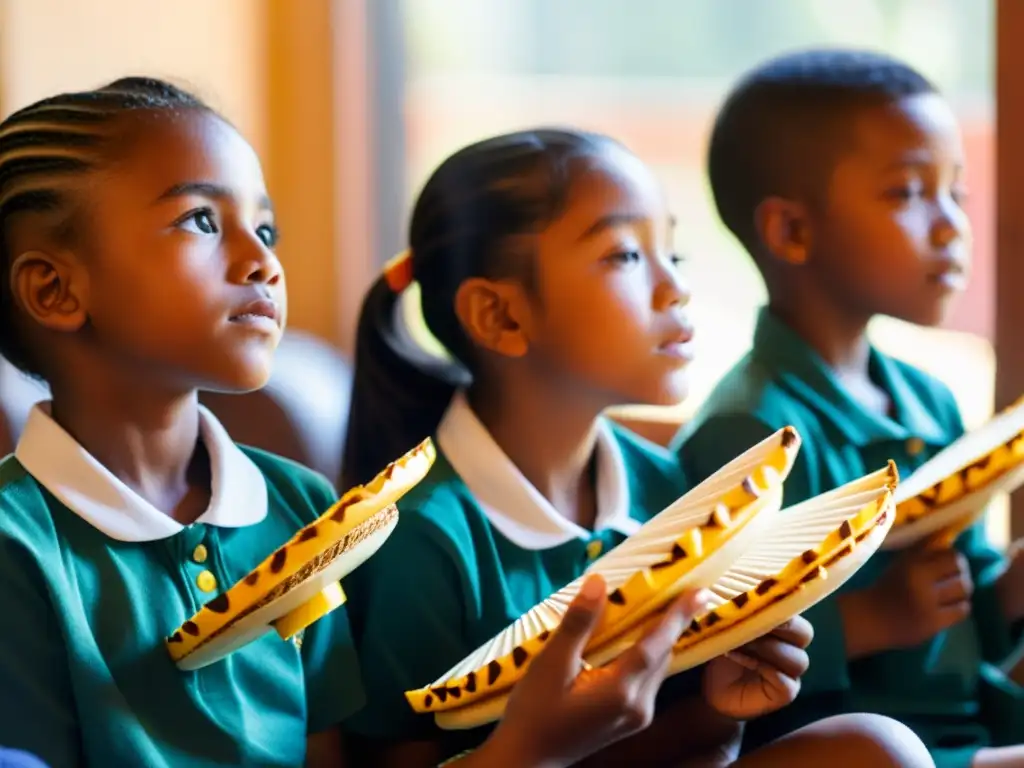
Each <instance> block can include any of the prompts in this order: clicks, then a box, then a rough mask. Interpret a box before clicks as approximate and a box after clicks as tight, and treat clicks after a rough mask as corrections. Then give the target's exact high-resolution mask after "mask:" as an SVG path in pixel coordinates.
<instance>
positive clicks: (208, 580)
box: [196, 571, 217, 592]
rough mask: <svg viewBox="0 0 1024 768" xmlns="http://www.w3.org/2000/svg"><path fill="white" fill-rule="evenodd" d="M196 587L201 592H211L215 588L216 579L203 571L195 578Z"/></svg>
mask: <svg viewBox="0 0 1024 768" xmlns="http://www.w3.org/2000/svg"><path fill="white" fill-rule="evenodd" d="M196 586H198V587H199V588H200V589H201V590H203V592H213V590H215V589H216V588H217V577H216V576H214V575H213V574H212V573H210V572H209V571H203V572H202V573H200V574H199V575H198V576H197V577H196Z"/></svg>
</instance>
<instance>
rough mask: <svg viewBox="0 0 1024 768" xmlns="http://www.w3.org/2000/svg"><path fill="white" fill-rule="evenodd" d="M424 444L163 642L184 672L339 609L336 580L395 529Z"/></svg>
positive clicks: (417, 475) (422, 466) (419, 469)
mask: <svg viewBox="0 0 1024 768" xmlns="http://www.w3.org/2000/svg"><path fill="white" fill-rule="evenodd" d="M435 455H436V453H435V450H434V445H433V443H432V442H431V441H430V440H426V441H424V442H423V443H421V444H420V445H419V446H417V447H416V448H414V449H413V450H412V451H410V452H409V453H408V454H406V455H405V456H403V457H402V458H400V459H398V460H397V461H395V462H393V463H392V464H390V465H389V466H388V467H387V468H386V469H385V470H384V471H383V472H381V473H380V474H379V475H377V477H375V478H374V479H373V480H372V481H371V482H369V483H367V484H366V485H362V486H358V487H356V488H353V489H351V490H350V491H348V492H347V493H345V494H344V495H343V496H342V497H341V498H340V499H339V500H338V501H337V503H335V504H334V505H333V506H332V507H331V508H330V509H328V510H327V511H326V512H325V513H324V514H323V515H321V516H320V517H319V518H318V519H317V520H315V521H314V522H312V523H310V524H309V525H307V526H305V527H304V528H302V529H301V530H300V531H299V532H298V533H296V534H295V535H294V536H293V537H292V538H291V539H290V540H289V541H288V542H287V543H285V544H283V545H282V546H281V547H279V548H278V549H277V550H275V551H274V552H273V553H272V554H271V555H270V556H269V557H267V558H266V559H265V560H264V561H263V562H262V563H260V564H259V566H257V567H256V568H255V569H254V570H253V571H251V572H250V573H249V574H248V575H246V576H245V577H243V578H242V579H240V580H239V581H238V582H237V583H236V584H235V585H234V586H232V587H231V588H230V589H228V590H227V591H226V592H222V593H221V594H219V595H217V597H215V598H213V599H212V600H211V601H210V602H208V603H206V605H204V606H203V607H202V608H200V609H199V611H198V612H197V613H196V614H195V615H194V616H192V617H191V618H190V619H189V620H188V621H186V622H185V623H183V624H182V625H181V626H180V627H178V628H177V629H176V630H175V631H174V632H173V633H172V634H171V636H170V637H168V638H167V640H166V641H165V642H166V645H167V651H168V653H170V655H171V658H172V659H173V660H174V662H175V663H176V664H177V665H178V667H179V668H181V669H184V670H191V669H199V668H200V667H204V666H207V665H208V664H212V663H214V662H215V661H218V660H219V659H221V658H223V657H224V656H227V655H228V654H230V653H232V652H233V651H235V650H237V649H238V648H241V647H242V646H243V645H245V644H247V643H250V642H252V641H253V640H255V639H257V638H258V637H260V636H262V635H263V634H264V633H266V632H268V631H270V630H271V629H276V630H277V632H278V634H279V635H281V636H282V637H283V638H288V637H291V636H292V635H294V634H296V633H297V632H298V631H299V630H301V629H303V628H304V627H306V626H308V625H309V624H311V623H313V622H314V621H316V620H317V619H319V618H321V617H322V616H324V615H325V614H326V613H328V612H329V611H331V610H333V609H335V608H337V607H338V606H339V605H341V604H342V603H343V602H344V593H343V592H342V591H341V586H340V584H339V583H338V582H339V580H340V579H341V578H342V577H344V576H346V575H347V574H349V573H351V572H352V571H354V570H355V569H356V568H358V567H359V566H360V565H362V564H363V562H365V561H366V560H367V559H368V558H369V557H370V556H371V555H373V554H374V553H375V552H376V551H377V550H378V549H379V548H380V546H381V545H382V544H383V543H384V542H385V541H386V540H387V538H388V536H390V535H391V532H392V531H393V530H394V528H395V525H396V524H397V523H398V509H397V508H396V507H395V502H397V501H398V500H399V499H400V498H401V497H402V496H404V495H405V494H406V493H408V492H409V491H410V490H411V489H412V488H413V487H414V486H416V484H418V483H419V482H420V481H421V480H422V479H423V478H424V477H426V475H427V472H428V471H429V470H430V467H431V465H432V464H433V462H434V458H435Z"/></svg>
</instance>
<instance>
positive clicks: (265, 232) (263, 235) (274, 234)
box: [256, 224, 281, 248]
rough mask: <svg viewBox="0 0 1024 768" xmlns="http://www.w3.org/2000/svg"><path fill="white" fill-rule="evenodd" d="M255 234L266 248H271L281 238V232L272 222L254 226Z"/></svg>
mask: <svg viewBox="0 0 1024 768" xmlns="http://www.w3.org/2000/svg"><path fill="white" fill-rule="evenodd" d="M256 235H257V236H258V237H259V239H260V240H262V241H263V244H264V245H265V246H267V248H273V247H274V246H275V245H277V243H278V241H279V240H280V239H281V233H280V232H279V231H278V229H277V227H275V226H274V225H273V224H262V225H260V226H259V227H257V228H256Z"/></svg>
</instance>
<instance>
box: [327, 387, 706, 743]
mask: <svg viewBox="0 0 1024 768" xmlns="http://www.w3.org/2000/svg"><path fill="white" fill-rule="evenodd" d="M436 442H437V446H438V448H439V451H438V458H437V461H436V463H435V465H434V467H433V468H432V470H431V472H430V474H429V475H428V476H427V478H426V480H424V482H423V483H421V484H420V485H419V486H418V487H417V488H416V489H414V490H413V491H412V492H411V493H410V494H409V495H408V496H407V497H405V498H404V499H403V500H402V501H401V502H399V510H400V518H399V523H398V527H397V528H396V530H395V532H394V534H392V536H391V538H390V539H389V540H388V541H387V542H386V543H385V545H384V546H383V547H382V548H381V550H380V551H379V552H378V553H377V554H376V555H374V557H373V558H372V559H371V560H369V561H368V562H367V563H366V564H365V565H364V566H362V567H361V568H360V569H359V570H358V571H356V572H355V573H353V574H352V576H351V577H350V578H349V579H348V580H346V582H345V589H346V592H347V593H348V595H349V603H348V605H349V607H350V612H351V617H352V626H353V632H354V634H355V637H356V645H357V648H358V649H359V653H360V660H361V662H362V667H363V677H364V682H365V686H366V692H367V705H366V707H365V708H364V709H363V710H362V711H361V712H360V713H359V714H357V715H356V716H355V717H354V718H352V719H351V720H350V721H349V722H348V723H347V724H346V726H347V727H348V728H350V729H351V730H353V731H356V732H358V733H359V734H361V735H363V736H366V737H370V738H373V739H378V740H385V741H411V740H419V739H431V740H438V741H441V742H442V743H443V744H444V748H445V752H446V755H447V754H453V753H455V752H457V751H459V750H461V749H466V748H469V747H473V746H475V745H477V744H479V743H480V742H481V741H483V739H484V738H485V737H486V735H487V733H488V732H489V729H488V728H483V729H476V730H474V731H468V732H456V733H452V732H444V731H441V730H439V729H437V728H436V726H435V725H434V721H433V717H432V716H431V715H417V714H415V713H414V712H413V711H412V710H411V709H410V707H409V705H408V704H407V703H406V700H405V697H404V695H403V694H404V692H405V691H406V690H411V689H416V688H420V687H422V686H424V685H428V684H430V683H432V682H433V681H434V680H436V679H437V678H439V677H440V676H441V675H443V674H444V673H445V672H446V671H448V670H449V669H450V668H451V667H453V666H454V665H455V664H457V663H458V662H459V661H460V660H462V659H463V658H464V657H465V656H466V655H468V654H469V653H470V652H472V651H473V650H475V649H476V648H478V647H479V646H480V645H482V644H483V643H484V642H486V641H487V640H489V639H491V638H492V637H493V636H494V635H496V634H498V633H499V632H501V631H502V630H504V629H505V627H506V626H508V625H509V624H510V623H511V622H513V621H515V620H516V619H518V618H519V617H520V616H521V615H522V614H523V613H525V612H526V611H528V610H529V609H531V608H532V607H533V606H534V605H536V604H537V603H539V602H540V601H542V600H544V599H545V598H547V597H548V596H549V595H550V594H551V593H552V592H555V591H556V590H558V589H559V588H561V587H562V586H564V585H565V584H567V583H568V582H570V581H572V580H573V579H575V578H576V577H578V576H579V575H580V574H582V573H583V571H584V570H585V569H586V568H587V566H588V565H589V564H590V563H591V562H593V560H594V559H596V558H597V557H599V556H600V555H601V554H603V553H605V552H607V551H608V550H609V549H611V548H612V547H614V546H616V545H617V544H619V543H620V542H621V541H622V540H623V539H624V538H625V537H626V536H627V535H629V534H631V533H633V532H634V531H636V530H637V529H638V528H639V527H640V525H641V524H642V522H643V521H645V520H647V519H648V518H649V517H650V516H651V515H653V514H657V513H658V512H660V511H661V510H662V509H663V508H664V507H665V506H667V505H668V504H670V503H671V502H672V501H674V500H675V499H677V498H678V497H679V496H681V495H682V494H683V493H684V492H685V490H686V483H685V481H684V479H683V475H682V473H681V471H680V468H679V466H678V462H676V461H675V458H674V457H673V456H672V455H671V454H670V453H668V452H667V451H664V450H662V449H660V448H657V447H655V446H654V445H652V444H650V443H647V442H646V441H644V440H642V439H640V438H638V437H636V436H634V435H633V434H631V433H629V432H627V431H626V430H624V429H622V428H620V427H618V426H614V425H612V424H611V423H610V422H608V421H602V422H601V423H600V426H599V433H598V443H597V453H596V456H597V462H596V466H597V472H596V480H597V508H598V514H597V522H596V525H595V528H594V530H593V531H589V530H585V529H583V528H581V527H580V526H578V525H575V524H574V523H572V522H570V521H568V520H566V519H565V518H563V517H562V516H561V515H559V514H558V513H557V512H556V511H555V509H554V508H553V507H552V506H551V504H550V503H548V501H547V500H546V499H545V498H544V497H543V496H541V495H540V493H538V492H537V490H536V489H535V488H534V487H533V486H532V485H531V484H530V483H529V482H528V481H527V480H526V479H525V478H524V477H523V476H522V475H521V474H520V473H519V471H518V470H517V469H516V467H515V466H514V465H513V464H512V462H511V460H510V459H509V458H508V457H507V456H506V455H505V454H504V453H503V452H502V450H501V449H500V448H499V447H498V445H497V444H496V443H495V442H494V440H493V439H492V438H491V436H490V434H488V432H487V430H486V428H485V427H484V426H483V425H482V424H481V423H480V421H479V420H478V419H477V418H476V416H475V415H474V414H473V412H472V411H471V410H470V408H469V406H468V405H467V403H466V400H465V399H464V398H463V397H462V396H461V395H459V396H456V398H455V399H454V401H453V402H452V404H451V406H450V408H449V409H448V411H447V413H446V415H445V418H444V420H443V422H442V424H441V426H440V428H439V430H438V432H437V438H436ZM681 677H685V676H681ZM687 685H692V681H680V682H679V687H680V689H682V688H684V687H686V686H687Z"/></svg>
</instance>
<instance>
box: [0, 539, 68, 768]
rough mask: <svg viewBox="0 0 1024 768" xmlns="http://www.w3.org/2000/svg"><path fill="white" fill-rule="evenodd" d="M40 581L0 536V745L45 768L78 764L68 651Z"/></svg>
mask: <svg viewBox="0 0 1024 768" xmlns="http://www.w3.org/2000/svg"><path fill="white" fill-rule="evenodd" d="M45 584H46V580H45V577H44V575H43V574H42V573H41V569H40V568H39V567H38V565H37V562H36V559H35V558H34V557H33V556H32V555H31V554H30V553H29V552H28V551H27V550H26V549H25V547H24V546H23V545H22V544H21V543H20V542H17V541H15V540H13V539H11V538H8V537H7V536H5V535H4V534H0V615H2V616H5V617H6V619H5V621H4V629H3V642H2V643H0V692H2V693H0V697H2V699H3V703H4V706H3V707H2V715H0V745H3V746H4V747H8V748H11V749H17V750H23V751H25V752H28V753H30V754H32V755H35V756H37V757H39V758H40V759H41V760H43V761H44V762H45V763H46V764H47V765H48V766H49V767H50V768H65V767H68V768H70V767H71V766H78V765H79V764H80V763H81V745H80V740H79V727H78V714H77V711H76V708H75V702H74V697H73V695H72V692H71V681H70V674H69V671H68V652H67V649H66V647H65V645H64V642H63V639H62V633H61V631H60V629H59V628H58V625H57V618H56V615H55V613H54V607H53V604H52V602H51V601H50V598H49V596H48V594H47V590H46V588H45Z"/></svg>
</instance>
